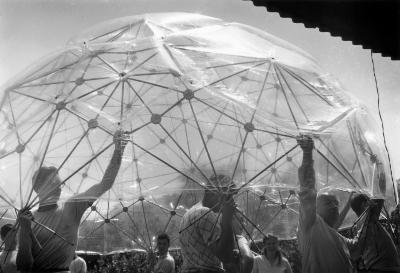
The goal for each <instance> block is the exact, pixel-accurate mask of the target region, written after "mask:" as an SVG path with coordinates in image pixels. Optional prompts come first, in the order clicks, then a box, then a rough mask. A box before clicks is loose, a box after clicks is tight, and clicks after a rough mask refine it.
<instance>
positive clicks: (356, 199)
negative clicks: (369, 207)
mask: <svg viewBox="0 0 400 273" xmlns="http://www.w3.org/2000/svg"><path fill="white" fill-rule="evenodd" d="M368 201H369V197H368V195H366V194H364V193H358V194H356V195H354V196H353V197H352V198H351V201H350V206H351V209H352V210H353V211H354V212H355V213H356V214H357V216H359V215H360V214H362V213H363V212H364V208H363V203H364V202H368Z"/></svg>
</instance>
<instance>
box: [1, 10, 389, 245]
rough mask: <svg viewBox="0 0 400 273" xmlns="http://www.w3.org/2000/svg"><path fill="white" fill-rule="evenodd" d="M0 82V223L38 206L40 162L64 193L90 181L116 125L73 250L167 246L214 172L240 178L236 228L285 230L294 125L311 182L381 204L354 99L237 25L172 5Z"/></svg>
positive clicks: (292, 225)
mask: <svg viewBox="0 0 400 273" xmlns="http://www.w3.org/2000/svg"><path fill="white" fill-rule="evenodd" d="M3 91H4V96H3V98H2V100H1V110H0V121H1V131H0V173H1V180H0V210H1V211H0V213H1V215H2V221H12V219H15V214H16V210H18V209H20V208H23V207H25V206H27V205H28V206H31V207H33V208H35V206H37V197H36V195H35V193H34V191H33V190H32V177H33V175H34V173H35V171H36V170H37V169H38V168H39V167H40V166H54V167H56V168H57V169H58V172H59V176H60V179H61V181H62V184H63V188H62V194H61V200H67V199H68V198H70V197H71V196H73V195H75V194H77V193H79V192H83V191H85V190H86V189H88V188H89V187H90V186H92V185H94V184H96V183H98V182H99V181H101V179H102V177H103V175H104V171H105V168H106V167H107V164H108V162H109V161H110V158H111V154H112V152H113V134H114V133H115V132H116V131H117V130H119V129H122V130H123V131H124V132H126V133H127V134H128V135H129V142H128V144H127V147H126V149H125V153H124V156H123V162H122V166H121V168H120V171H119V173H118V176H117V178H116V181H115V183H114V185H113V187H112V189H111V190H110V191H108V192H107V193H105V194H104V195H102V196H101V198H99V199H98V200H97V201H96V202H95V203H94V204H93V205H92V206H91V207H90V208H88V210H87V211H86V213H85V215H84V217H83V219H82V223H81V228H80V233H79V248H80V249H82V250H87V251H98V252H110V251H115V250H120V249H131V248H142V249H145V250H148V251H151V250H153V248H154V242H155V236H156V235H157V233H159V232H161V231H166V232H168V233H169V234H170V236H171V238H172V245H177V238H178V235H179V231H180V230H179V222H180V218H181V217H182V215H183V214H184V213H185V212H186V211H187V209H189V208H190V207H191V206H192V205H194V204H195V203H196V202H198V201H199V200H201V196H202V193H203V188H204V186H205V185H206V183H210V177H212V176H213V175H216V174H223V175H226V176H228V177H230V178H232V179H233V181H234V182H235V183H236V185H237V186H238V188H239V189H240V190H239V192H238V194H237V195H236V196H235V199H236V201H237V203H238V204H239V207H240V211H241V212H238V214H237V216H238V217H240V219H242V223H243V225H244V227H245V231H246V234H247V236H249V237H251V238H252V239H260V238H261V237H262V236H263V235H264V234H266V233H273V234H275V235H277V236H279V237H281V238H293V237H294V236H295V234H296V226H297V221H298V206H299V201H298V198H297V193H298V188H299V183H298V178H297V169H298V167H299V165H300V164H301V156H302V153H301V149H300V148H299V147H298V146H297V143H296V137H297V136H299V135H300V134H310V135H312V136H313V138H314V140H315V151H314V159H315V168H316V179H317V187H318V189H319V190H320V191H329V192H335V193H336V194H337V195H338V196H339V198H340V200H341V201H343V202H345V201H346V198H347V197H348V193H349V192H351V191H358V192H365V193H367V194H369V195H370V196H373V197H379V198H386V199H387V200H388V204H394V200H395V197H394V194H395V189H394V188H393V187H394V186H393V184H392V182H391V181H390V179H389V177H390V175H389V172H388V163H387V161H386V159H387V156H386V153H385V150H384V149H383V148H382V147H383V146H382V140H381V138H380V137H379V130H377V129H376V128H375V124H374V123H373V122H372V121H371V117H370V116H369V115H368V113H367V111H366V110H364V109H363V108H362V107H361V106H359V105H358V104H357V103H356V102H354V100H351V99H350V98H349V97H348V96H347V95H346V94H345V92H344V91H343V89H342V88H341V87H340V86H339V85H338V84H337V83H336V82H335V81H333V80H330V79H328V78H327V76H326V74H324V73H323V72H322V71H321V69H320V68H318V66H317V65H316V63H315V62H314V61H313V58H312V57H310V55H309V54H308V53H305V52H304V51H302V50H301V49H298V48H297V47H295V46H293V45H290V44H289V43H287V42H285V41H282V40H280V39H278V38H276V37H274V36H272V35H270V34H267V33H264V32H262V31H260V30H257V29H254V28H252V27H248V26H245V25H242V24H237V23H226V22H223V21H221V20H219V19H216V18H211V17H206V16H202V15H192V14H180V13H171V14H168V13H165V14H148V15H143V16H134V17H127V18H122V19H117V20H114V21H111V22H106V23H103V24H101V25H99V26H98V27H95V28H93V29H92V30H89V31H86V32H84V33H83V34H81V35H78V36H77V37H75V38H73V39H71V41H70V42H69V44H68V46H67V47H66V48H65V49H64V50H63V51H61V52H57V53H56V54H53V55H51V56H50V57H49V58H46V59H44V60H43V61H42V62H39V63H37V64H35V65H34V66H32V67H31V68H30V69H29V71H27V72H25V73H21V75H20V76H19V77H17V78H16V79H15V80H14V82H12V83H10V84H9V85H8V86H6V87H5V89H4V90H3ZM374 155H376V156H377V157H378V159H379V160H380V161H381V162H383V163H384V165H385V166H386V173H387V175H386V176H387V181H386V185H382V184H381V185H379V184H378V180H377V178H376V176H377V174H376V166H375V163H374V162H373V161H371V156H374ZM343 202H342V203H343ZM350 216H351V215H350ZM348 221H349V220H348Z"/></svg>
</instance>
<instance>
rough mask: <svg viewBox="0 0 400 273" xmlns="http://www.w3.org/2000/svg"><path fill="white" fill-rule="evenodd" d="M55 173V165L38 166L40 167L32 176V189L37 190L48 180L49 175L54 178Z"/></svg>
mask: <svg viewBox="0 0 400 273" xmlns="http://www.w3.org/2000/svg"><path fill="white" fill-rule="evenodd" d="M56 174H57V168H56V167H46V166H42V167H40V169H39V170H37V171H36V172H35V174H34V175H33V177H32V188H33V190H34V191H35V192H38V191H39V190H40V188H42V187H43V186H44V184H45V183H48V182H49V178H50V176H52V177H51V178H54V177H55V175H56Z"/></svg>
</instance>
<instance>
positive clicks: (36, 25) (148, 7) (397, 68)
mask: <svg viewBox="0 0 400 273" xmlns="http://www.w3.org/2000/svg"><path fill="white" fill-rule="evenodd" d="M153 12H192V13H201V14H204V15H208V16H213V17H218V18H221V19H223V20H225V21H230V22H239V23H243V24H248V25H251V26H254V27H257V28H259V29H262V30H263V31H266V32H268V33H270V34H273V35H275V36H277V37H279V38H282V39H284V40H286V41H288V42H290V43H292V44H294V45H296V46H298V47H300V48H302V49H304V50H305V51H307V52H308V53H310V54H311V55H312V56H314V57H315V59H316V60H317V62H318V64H319V65H320V66H321V67H322V69H323V71H324V72H326V73H328V74H330V75H333V76H334V77H336V78H337V79H338V80H339V82H341V84H342V85H343V87H344V88H345V90H346V91H347V92H349V93H350V94H351V95H352V96H354V97H355V98H357V99H358V100H360V101H361V102H362V103H363V104H365V105H366V106H367V107H368V108H369V110H370V112H371V113H372V115H373V117H374V118H375V119H376V121H377V122H379V117H378V108H377V92H376V88H375V82H374V76H373V70H372V63H371V55H370V50H365V49H363V48H362V47H361V46H355V45H353V44H352V43H351V42H348V41H342V40H341V38H339V37H332V36H330V34H328V33H321V32H319V30H318V29H308V28H305V27H304V25H303V24H295V23H293V22H292V21H291V19H287V18H281V17H280V16H279V15H278V14H277V13H270V12H267V11H266V9H265V8H263V7H254V6H253V4H252V2H251V1H242V0H218V1H216V0H158V1H156V0H112V1H111V0H69V1H67V0H0V93H1V92H3V89H2V88H1V86H2V85H5V83H6V82H7V81H10V80H12V78H13V77H15V76H17V75H18V73H20V72H21V71H23V70H24V69H25V68H26V67H28V66H29V65H32V64H34V63H35V61H37V60H39V59H40V58H41V57H43V56H46V55H47V54H49V53H51V52H54V51H56V50H59V49H62V48H63V47H64V46H65V43H66V42H67V41H68V39H69V38H70V37H72V36H74V35H76V34H78V33H80V32H81V31H83V30H85V29H87V28H89V27H91V26H93V25H95V24H97V23H100V22H103V21H106V20H110V19H114V18H118V17H124V16H130V15H135V14H142V13H153ZM373 58H374V61H375V69H376V76H377V81H378V88H379V92H380V102H381V113H382V117H383V121H384V126H385V134H386V139H387V143H388V149H389V153H390V157H391V160H392V168H393V172H394V178H400V143H399V141H398V139H400V115H399V110H398V105H400V90H399V86H400V61H392V60H390V59H389V58H383V57H382V56H381V55H379V54H374V55H373ZM0 96H1V94H0ZM379 126H380V125H379ZM380 133H381V132H380Z"/></svg>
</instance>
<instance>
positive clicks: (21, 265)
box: [16, 210, 33, 272]
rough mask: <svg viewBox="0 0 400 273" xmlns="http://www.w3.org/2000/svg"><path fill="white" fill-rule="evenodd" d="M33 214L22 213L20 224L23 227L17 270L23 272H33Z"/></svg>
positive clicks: (26, 211) (20, 236)
mask: <svg viewBox="0 0 400 273" xmlns="http://www.w3.org/2000/svg"><path fill="white" fill-rule="evenodd" d="M32 219H33V216H32V213H31V212H30V211H29V210H25V211H20V213H19V214H18V222H19V224H20V226H21V228H20V232H19V247H18V253H17V261H16V262H17V268H18V270H19V271H21V272H31V271H32V266H33V254H32V235H31V234H32V229H31V220H32Z"/></svg>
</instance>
